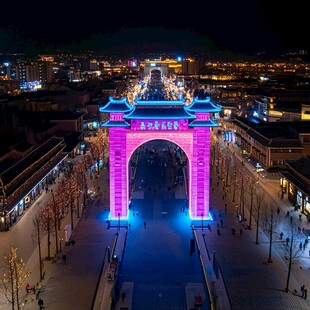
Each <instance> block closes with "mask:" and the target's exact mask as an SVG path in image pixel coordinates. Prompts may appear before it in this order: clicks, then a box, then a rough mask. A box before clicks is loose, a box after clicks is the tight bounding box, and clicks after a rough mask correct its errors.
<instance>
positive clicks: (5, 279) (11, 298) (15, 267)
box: [0, 246, 30, 310]
mask: <svg viewBox="0 0 310 310" xmlns="http://www.w3.org/2000/svg"><path fill="white" fill-rule="evenodd" d="M29 275H30V273H29V272H27V271H26V270H25V263H24V262H23V260H22V259H21V258H19V257H18V256H17V248H16V247H13V246H12V247H11V248H10V252H9V254H8V255H7V256H4V266H3V273H2V275H1V278H0V283H1V288H2V290H3V293H4V296H5V297H6V299H7V300H8V302H9V303H10V304H11V305H12V310H15V309H17V310H20V309H21V306H20V301H19V299H20V296H19V291H20V288H21V287H22V285H23V283H24V281H25V280H26V279H27V278H28V277H29Z"/></svg>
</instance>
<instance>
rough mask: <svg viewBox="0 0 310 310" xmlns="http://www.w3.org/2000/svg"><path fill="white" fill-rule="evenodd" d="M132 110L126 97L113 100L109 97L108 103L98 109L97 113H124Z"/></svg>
mask: <svg viewBox="0 0 310 310" xmlns="http://www.w3.org/2000/svg"><path fill="white" fill-rule="evenodd" d="M132 109H133V106H132V105H130V104H129V103H128V102H127V99H126V97H124V98H122V99H114V98H113V97H109V102H108V103H107V104H106V105H104V106H103V107H100V108H99V111H100V112H103V113H111V112H115V113H126V112H130V111H131V110H132Z"/></svg>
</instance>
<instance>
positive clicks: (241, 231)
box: [240, 228, 243, 236]
mask: <svg viewBox="0 0 310 310" xmlns="http://www.w3.org/2000/svg"><path fill="white" fill-rule="evenodd" d="M242 233H243V230H242V228H240V236H242Z"/></svg>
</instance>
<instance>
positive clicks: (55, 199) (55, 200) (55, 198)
mask: <svg viewBox="0 0 310 310" xmlns="http://www.w3.org/2000/svg"><path fill="white" fill-rule="evenodd" d="M62 204H63V201H62V199H61V195H60V194H59V195H58V193H57V195H55V193H54V192H52V195H51V207H52V208H51V211H52V215H53V223H54V233H55V245H56V254H58V253H59V247H58V230H59V229H60V222H61V217H62V216H63V215H62Z"/></svg>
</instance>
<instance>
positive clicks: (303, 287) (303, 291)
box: [300, 285, 305, 297]
mask: <svg viewBox="0 0 310 310" xmlns="http://www.w3.org/2000/svg"><path fill="white" fill-rule="evenodd" d="M300 291H301V297H304V295H305V285H302V286H301V288H300Z"/></svg>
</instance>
